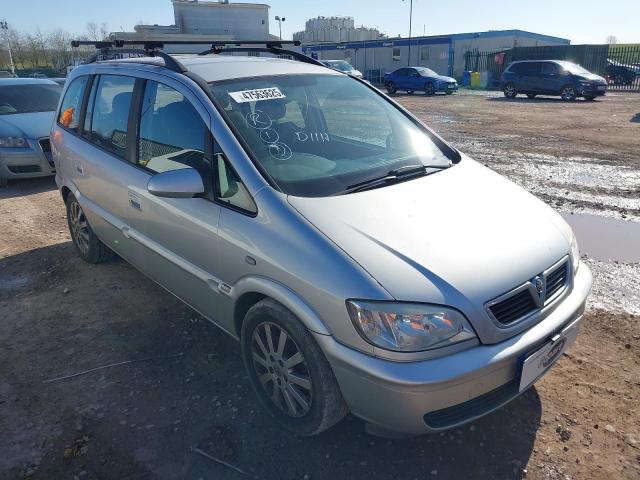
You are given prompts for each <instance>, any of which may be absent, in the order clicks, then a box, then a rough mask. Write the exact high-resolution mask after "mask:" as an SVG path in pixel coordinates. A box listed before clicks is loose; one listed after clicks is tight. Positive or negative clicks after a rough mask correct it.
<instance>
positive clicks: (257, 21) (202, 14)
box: [110, 0, 277, 53]
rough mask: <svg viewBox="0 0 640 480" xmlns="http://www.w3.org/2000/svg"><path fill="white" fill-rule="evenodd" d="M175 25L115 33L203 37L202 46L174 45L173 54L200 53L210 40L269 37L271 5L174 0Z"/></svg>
mask: <svg viewBox="0 0 640 480" xmlns="http://www.w3.org/2000/svg"><path fill="white" fill-rule="evenodd" d="M171 3H172V5H173V16H174V24H173V25H157V24H156V25H136V26H135V27H134V30H135V31H133V32H113V33H111V34H110V38H111V39H114V40H146V41H157V42H170V41H171V40H189V41H193V40H202V44H201V45H181V46H177V45H173V46H169V45H167V47H166V48H165V51H167V52H169V53H192V52H199V51H202V50H204V49H206V48H207V47H208V44H207V42H214V41H225V40H269V39H276V38H277V37H275V36H273V35H270V34H269V5H266V4H263V3H230V2H229V1H228V0H221V1H198V0H172V2H171Z"/></svg>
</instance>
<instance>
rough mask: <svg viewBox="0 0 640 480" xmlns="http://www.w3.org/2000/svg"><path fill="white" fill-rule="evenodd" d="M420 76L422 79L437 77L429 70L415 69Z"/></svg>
mask: <svg viewBox="0 0 640 480" xmlns="http://www.w3.org/2000/svg"><path fill="white" fill-rule="evenodd" d="M417 70H418V72H419V73H420V75H422V76H423V77H437V76H438V74H437V73H436V72H434V71H433V70H431V69H430V68H418V69H417Z"/></svg>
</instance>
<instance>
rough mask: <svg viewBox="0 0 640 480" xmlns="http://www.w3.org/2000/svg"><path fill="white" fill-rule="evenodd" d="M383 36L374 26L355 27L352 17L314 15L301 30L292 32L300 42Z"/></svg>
mask: <svg viewBox="0 0 640 480" xmlns="http://www.w3.org/2000/svg"><path fill="white" fill-rule="evenodd" d="M379 38H384V35H381V34H380V32H379V31H378V30H377V29H375V28H368V27H364V26H361V27H356V26H355V23H354V21H353V17H316V18H311V19H309V20H307V21H306V23H305V29H304V31H302V32H296V33H294V34H293V39H294V40H300V41H301V42H302V43H320V42H357V41H364V40H377V39H379Z"/></svg>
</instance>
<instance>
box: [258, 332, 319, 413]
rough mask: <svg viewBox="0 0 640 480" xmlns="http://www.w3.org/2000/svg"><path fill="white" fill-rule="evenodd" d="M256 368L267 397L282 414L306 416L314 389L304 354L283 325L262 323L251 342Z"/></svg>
mask: <svg viewBox="0 0 640 480" xmlns="http://www.w3.org/2000/svg"><path fill="white" fill-rule="evenodd" d="M251 356H252V359H253V368H254V369H255V372H256V374H257V377H258V380H259V381H260V384H261V385H262V388H263V389H264V391H265V392H266V394H267V396H268V397H269V398H270V399H271V401H272V402H273V404H274V405H275V406H276V407H278V409H279V410H280V411H282V412H283V413H285V414H286V415H289V416H291V417H302V416H304V415H305V414H307V412H309V409H310V408H311V401H312V398H313V388H312V385H311V376H310V374H309V369H308V367H307V364H306V362H305V359H304V356H303V355H302V352H301V351H300V349H299V348H298V345H296V343H295V341H294V340H293V338H292V337H291V336H290V335H288V334H287V332H286V331H285V330H284V329H283V328H282V327H280V326H278V325H276V324H275V323H271V322H263V323H260V324H259V325H258V326H257V327H256V328H255V330H254V331H253V336H252V339H251Z"/></svg>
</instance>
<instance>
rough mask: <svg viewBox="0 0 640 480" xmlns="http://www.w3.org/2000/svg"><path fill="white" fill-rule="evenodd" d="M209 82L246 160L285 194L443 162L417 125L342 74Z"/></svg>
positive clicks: (340, 187)
mask: <svg viewBox="0 0 640 480" xmlns="http://www.w3.org/2000/svg"><path fill="white" fill-rule="evenodd" d="M210 85H211V86H210V89H211V92H212V93H213V95H214V97H215V99H216V101H217V103H218V105H219V106H220V107H221V108H222V109H223V110H224V112H225V113H226V116H227V117H228V120H229V121H230V122H231V123H232V124H233V126H235V128H236V129H237V131H238V133H239V135H240V136H241V137H242V138H243V140H244V141H245V143H246V144H247V146H248V147H249V149H250V151H251V153H252V154H253V157H254V159H255V160H256V161H257V162H259V163H260V164H261V166H262V167H263V169H264V170H265V171H266V172H267V173H268V175H269V176H270V177H271V179H272V180H273V181H274V182H275V183H276V184H277V185H278V187H279V188H280V189H281V190H282V191H284V192H285V193H288V194H291V195H298V196H307V197H313V196H326V195H334V194H339V193H343V192H345V191H346V190H348V189H349V187H350V186H353V185H354V184H357V183H359V182H363V181H369V180H371V179H373V178H376V177H378V176H380V175H384V174H386V173H387V172H389V171H391V170H394V169H397V168H401V167H415V166H422V165H425V166H436V167H440V168H441V167H447V166H448V165H449V164H450V160H449V158H448V157H447V156H446V155H445V153H444V152H443V151H442V150H440V148H438V146H437V145H436V144H435V143H434V141H433V140H432V139H431V138H430V137H429V135H428V134H427V133H426V132H425V130H423V129H422V128H421V127H420V126H418V125H416V124H415V123H414V122H413V121H412V120H411V119H409V118H408V117H407V116H406V115H405V114H404V113H402V112H401V111H400V110H399V109H398V108H396V107H395V106H394V105H393V104H391V103H389V102H388V101H387V100H385V99H384V97H382V96H381V95H379V94H377V93H375V92H374V91H372V90H371V89H370V88H369V87H367V86H366V85H363V84H361V83H360V82H357V81H354V80H353V79H351V78H349V77H345V76H343V75H337V74H319V75H315V74H314V75H288V76H285V75H279V76H273V77H259V78H250V79H244V80H229V81H222V82H214V83H212V84H210Z"/></svg>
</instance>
